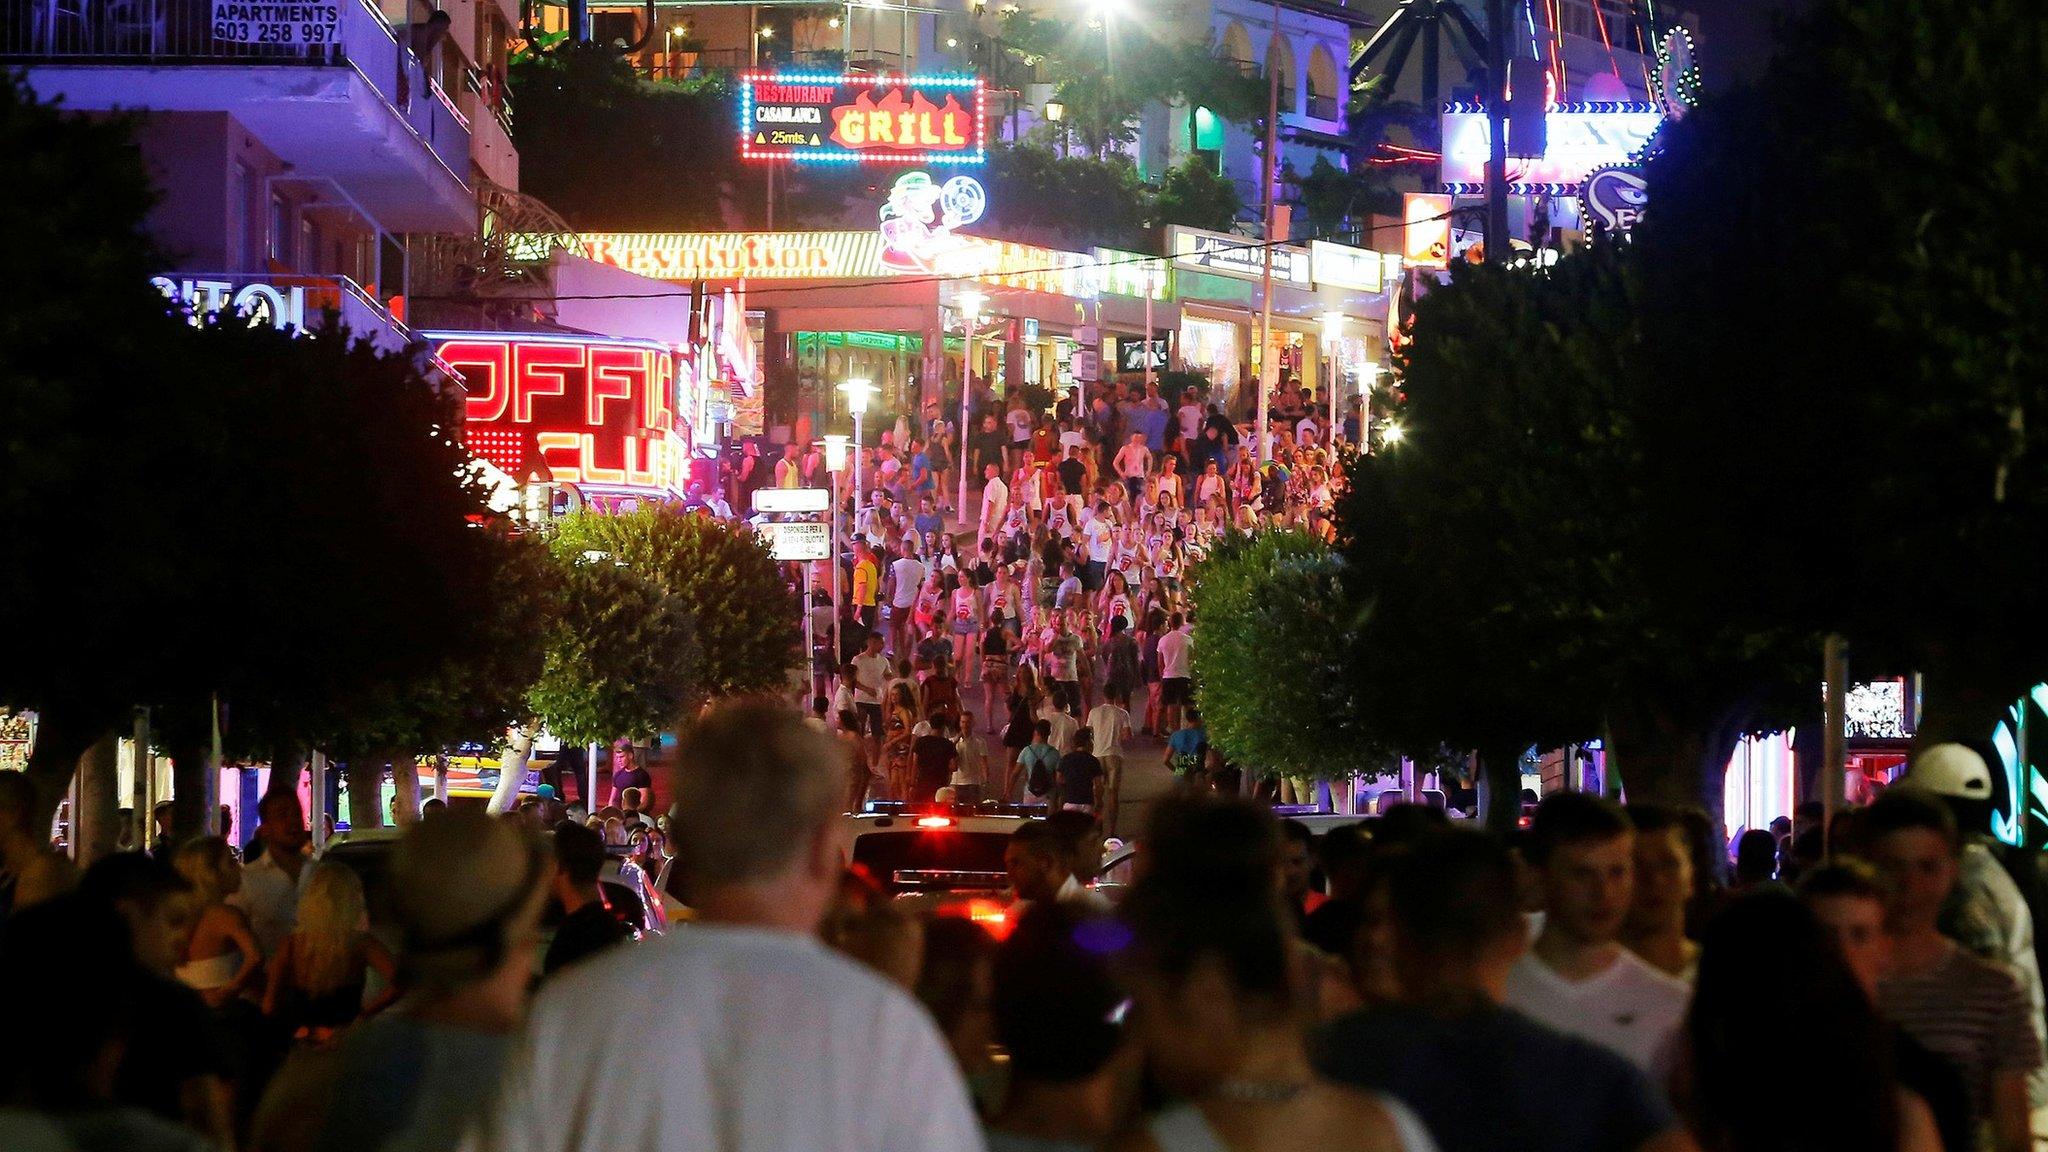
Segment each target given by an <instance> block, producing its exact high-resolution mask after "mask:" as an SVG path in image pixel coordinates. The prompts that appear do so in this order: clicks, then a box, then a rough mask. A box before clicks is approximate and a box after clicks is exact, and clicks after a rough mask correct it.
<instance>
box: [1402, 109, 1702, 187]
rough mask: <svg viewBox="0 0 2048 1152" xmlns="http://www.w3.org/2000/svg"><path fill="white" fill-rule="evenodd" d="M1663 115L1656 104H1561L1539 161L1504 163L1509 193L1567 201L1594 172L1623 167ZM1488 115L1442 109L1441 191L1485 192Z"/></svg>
mask: <svg viewBox="0 0 2048 1152" xmlns="http://www.w3.org/2000/svg"><path fill="white" fill-rule="evenodd" d="M1663 122H1664V112H1663V110H1662V109H1661V108H1659V107H1658V106H1657V105H1655V104H1621V103H1604V102H1600V103H1590V104H1559V105H1557V106H1556V107H1554V108H1552V109H1551V110H1550V114H1549V115H1548V116H1547V117H1546V118H1545V121H1544V123H1545V126H1546V130H1547V132H1548V134H1549V143H1548V145H1547V146H1546V148H1545V150H1544V153H1543V155H1542V157H1540V158H1538V159H1533V160H1516V159H1510V160H1509V161H1508V191H1509V192H1512V193H1515V194H1517V195H1565V194H1568V193H1572V192H1576V191H1578V190H1579V184H1580V182H1581V181H1583V180H1585V178H1586V176H1587V174H1588V173H1590V172H1592V171H1593V170H1594V169H1595V168H1599V167H1602V166H1604V165H1609V164H1625V163H1627V162H1628V161H1629V158H1630V157H1632V156H1634V155H1635V154H1636V153H1637V152H1640V151H1641V150H1642V149H1643V148H1644V147H1645V146H1646V145H1648V144H1649V143H1650V138H1651V137H1652V136H1654V135H1656V134H1657V127H1658V125H1660V124H1662V123H1663ZM1489 138H1490V133H1489V132H1488V129H1487V124H1486V112H1485V110H1484V109H1482V108H1480V107H1479V106H1478V105H1476V104H1450V105H1446V107H1445V111H1444V118H1443V141H1444V160H1443V182H1444V191H1446V192H1451V193H1455V194H1460V195H1476V194H1478V193H1480V192H1484V191H1485V190H1486V150H1487V141H1488V139H1489Z"/></svg>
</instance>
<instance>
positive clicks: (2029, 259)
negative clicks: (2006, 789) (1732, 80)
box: [1637, 0, 2048, 739]
mask: <svg viewBox="0 0 2048 1152" xmlns="http://www.w3.org/2000/svg"><path fill="white" fill-rule="evenodd" d="M2042 37H2043V30H2042V24H2041V18H2040V11H2039V8H2038V6H2036V5H2032V4H2028V3H2025V2H2024V0H1990V2H1975V0H1971V2H1965V0H1927V2H1924V3H1923V2H1913V3H1908V2H1905V0H1872V2H1869V3H1862V2H1849V0H1828V2H1825V3H1822V4H1819V5H1816V6H1815V7H1814V10H1813V11H1812V13H1811V14H1810V15H1809V16H1808V17H1807V18H1806V19H1805V20H1803V21H1802V22H1801V23H1799V24H1798V25H1796V26H1795V27H1794V28H1793V30H1792V32H1791V34H1790V36H1789V37H1788V38H1787V39H1786V40H1785V42H1784V45H1783V48H1782V50H1781V52H1780V54H1779V56H1778V58H1777V60H1776V63H1775V64H1774V65H1773V67H1772V68H1771V69H1770V71H1769V72H1768V73H1767V74H1766V76H1765V77H1764V78H1763V79H1762V81H1761V82H1759V83H1758V84H1756V85H1754V86H1752V87H1745V88H1737V89H1735V90H1733V91H1730V92H1726V93H1718V94H1716V95H1715V96H1713V97H1712V98H1711V99H1709V100H1707V101H1706V102H1704V103H1703V104H1702V105H1701V107H1700V108H1698V109H1697V110H1695V111H1694V112H1693V113H1692V114H1690V115H1689V116H1687V117H1686V119H1685V120H1683V121H1682V122H1680V123H1679V124H1677V125H1675V126H1674V127H1673V128H1671V129H1670V130H1669V131H1668V133H1667V137H1666V140H1665V142H1664V143H1665V146H1664V149H1663V152H1662V154H1661V155H1660V156H1658V157H1657V158H1655V159H1653V161H1652V162H1651V164H1650V166H1649V178H1650V202H1649V203H1650V207H1649V214H1648V215H1647V217H1646V218H1645V220H1644V222H1643V224H1642V226H1641V227H1640V229H1639V230H1638V239H1637V247H1639V248H1641V249H1642V251H1643V256H1644V260H1643V269H1644V272H1643V276H1644V282H1645V294H1646V297H1647V298H1648V300H1649V301H1650V303H1649V306H1648V308H1647V310H1646V321H1645V333H1644V334H1645V338H1646V341H1647V346H1646V351H1647V353H1648V354H1649V355H1650V356H1651V357H1652V358H1653V360H1652V364H1651V376H1650V379H1651V380H1652V381H1653V382H1655V383H1656V384H1658V385H1659V393H1658V395H1659V400H1660V404H1659V405H1658V406H1657V407H1656V408H1655V409H1654V410H1653V413H1652V422H1651V424H1650V426H1649V432H1650V433H1651V435H1653V436H1654V438H1655V442H1656V444H1657V450H1658V452H1659V453H1660V457H1661V458H1662V459H1664V460H1665V461H1667V464H1668V470H1667V473H1666V474H1665V475H1662V476H1659V477H1655V478H1654V479H1655V480H1656V481H1658V482H1657V483H1656V484H1655V486H1654V488H1653V494H1654V496H1655V498H1656V499H1658V500H1659V501H1660V502H1661V503H1662V506H1663V507H1665V508H1667V509H1668V510H1669V515H1670V516H1671V518H1672V519H1673V520H1674V521H1677V522H1682V523H1691V524H1694V525H1696V526H1697V532H1698V534H1699V539H1698V540H1697V541H1696V542H1695V543H1693V544H1692V546H1691V548H1690V550H1689V552H1687V553H1680V554H1677V555H1674V556H1672V557H1670V561H1671V562H1670V564H1669V565H1667V567H1666V569H1665V570H1664V571H1662V572H1661V573H1660V574H1659V575H1660V577H1661V579H1662V580H1663V581H1664V582H1665V583H1666V584H1668V585H1673V586H1676V585H1680V583H1681V581H1684V582H1685V586H1689V587H1691V588H1692V589H1694V590H1696V592H1697V594H1699V595H1702V596H1705V597H1709V598H1712V599H1714V600H1715V601H1717V602H1720V603H1723V604H1726V605H1727V606H1728V609H1729V610H1730V611H1731V612H1740V613H1742V614H1744V615H1747V616H1750V617H1752V618H1757V619H1763V620H1771V621H1781V622H1784V623H1786V624H1788V625H1791V626H1795V627H1803V628H1812V629H1816V630H1829V631H1838V632H1841V633H1843V634H1845V635H1847V636H1848V637H1849V638H1850V640H1851V641H1852V643H1853V645H1854V656H1855V658H1856V666H1857V668H1858V669H1861V670H1869V671H1904V670H1907V669H1919V670H1921V671H1924V672H1925V674H1926V686H1927V688H1926V697H1925V701H1926V709H1927V711H1926V714H1925V716H1924V718H1923V723H1922V725H1921V729H1920V731H1921V738H1922V739H1945V738H1953V737H1955V736H1958V735H1961V736H1970V737H1981V736H1982V735H1983V734H1984V733H1986V732H1988V731H1989V730H1990V728H1991V725H1992V722H1993V721H1994V720H1995V719H1996V718H1997V715H1998V713H1999V712H2000V711H2001V710H2002V709H2003V708H2004V707H2005V705H2006V704H2007V703H2008V702H2010V701H2011V700H2013V699H2014V698H2016V697H2017V696H2018V695H2019V694H2020V693H2021V691H2022V690H2024V689H2025V688H2026V687H2027V686H2029V685H2031V684H2033V683H2035V682H2036V681H2038V680H2040V679H2042V678H2043V677H2044V676H2048V658H2044V653H2048V617H2044V616H2043V614H2042V613H2041V612H2040V611H2039V607H2038V606H2039V604H2040V603H2041V600H2042V597H2043V593H2044V589H2043V585H2042V574H2043V572H2048V564H2044V561H2048V309H2044V308H2043V307H2042V305H2041V301H2042V300H2043V299H2048V220H2044V219H2043V218H2042V216H2041V214H2040V213H2039V212H2038V211H2037V210H2035V208H2034V205H2035V204H2036V203H2037V202H2038V200H2039V199H2040V191H2039V190H2040V188H2041V187H2042V186H2043V182H2044V181H2048V111H2044V109H2043V106H2042V104H2041V101H2040V99H2039V95H2040V75H2041V64H2040V61H2041V54H2042V45H2043V39H2042ZM1738 238H1739V239H1741V240H1743V241H1747V242H1743V243H1731V240H1736V239H1738ZM1737 546H1741V547H1744V548H1746V549H1747V550H1748V554H1749V555H1750V556H1752V557H1755V558H1757V559H1758V561H1759V562H1755V563H1750V564H1744V565H1740V566H1733V567H1729V568H1723V567H1721V566H1719V565H1716V564H1714V563H1712V562H1707V563H1702V564H1687V563H1685V561H1686V560H1687V559H1689V558H1690V557H1692V556H1706V557H1711V556H1725V555H1729V554H1731V553H1732V551H1733V550H1734V549H1735V548H1736V547H1737ZM1683 567H1690V568H1694V569H1696V570H1695V571H1693V572H1691V573H1689V574H1688V573H1686V572H1683V571H1678V570H1677V569H1680V568H1683Z"/></svg>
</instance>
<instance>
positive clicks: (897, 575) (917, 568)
mask: <svg viewBox="0 0 2048 1152" xmlns="http://www.w3.org/2000/svg"><path fill="white" fill-rule="evenodd" d="M889 575H890V576H892V577H893V578H894V579H895V581H896V591H895V594H894V595H892V596H891V597H890V598H889V603H891V604H893V605H895V606H896V607H898V608H908V607H910V606H911V605H912V604H913V603H915V602H916V601H917V586H918V585H920V584H922V583H924V565H923V564H920V563H918V562H917V561H916V560H913V559H911V558H910V557H908V556H905V557H902V558H901V559H898V560H897V561H896V562H895V563H893V564H891V565H889Z"/></svg>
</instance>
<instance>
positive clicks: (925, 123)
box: [740, 72, 988, 164]
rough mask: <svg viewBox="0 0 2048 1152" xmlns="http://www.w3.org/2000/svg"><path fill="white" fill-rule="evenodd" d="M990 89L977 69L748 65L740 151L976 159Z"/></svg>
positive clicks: (806, 158)
mask: <svg viewBox="0 0 2048 1152" xmlns="http://www.w3.org/2000/svg"><path fill="white" fill-rule="evenodd" d="M987 113H988V92H987V89H986V88H985V87H984V86H983V84H982V82H981V78H980V77H978V76H870V75H866V74H861V73H812V72H746V73H742V74H741V76H740V155H741V156H743V157H745V158H746V159H748V160H788V161H791V162H794V163H806V164H980V163H983V162H984V161H986V160H987V159H988V115H987Z"/></svg>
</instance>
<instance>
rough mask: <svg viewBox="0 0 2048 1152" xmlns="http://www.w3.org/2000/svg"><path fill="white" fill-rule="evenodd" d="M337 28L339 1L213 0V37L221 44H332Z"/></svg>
mask: <svg viewBox="0 0 2048 1152" xmlns="http://www.w3.org/2000/svg"><path fill="white" fill-rule="evenodd" d="M340 32H341V6H340V5H339V4H280V3H252V2H250V0H213V38H214V39H215V40H217V41H219V42H221V43H223V44H300V45H303V44H332V43H334V42H335V41H337V40H338V39H340Z"/></svg>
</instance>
